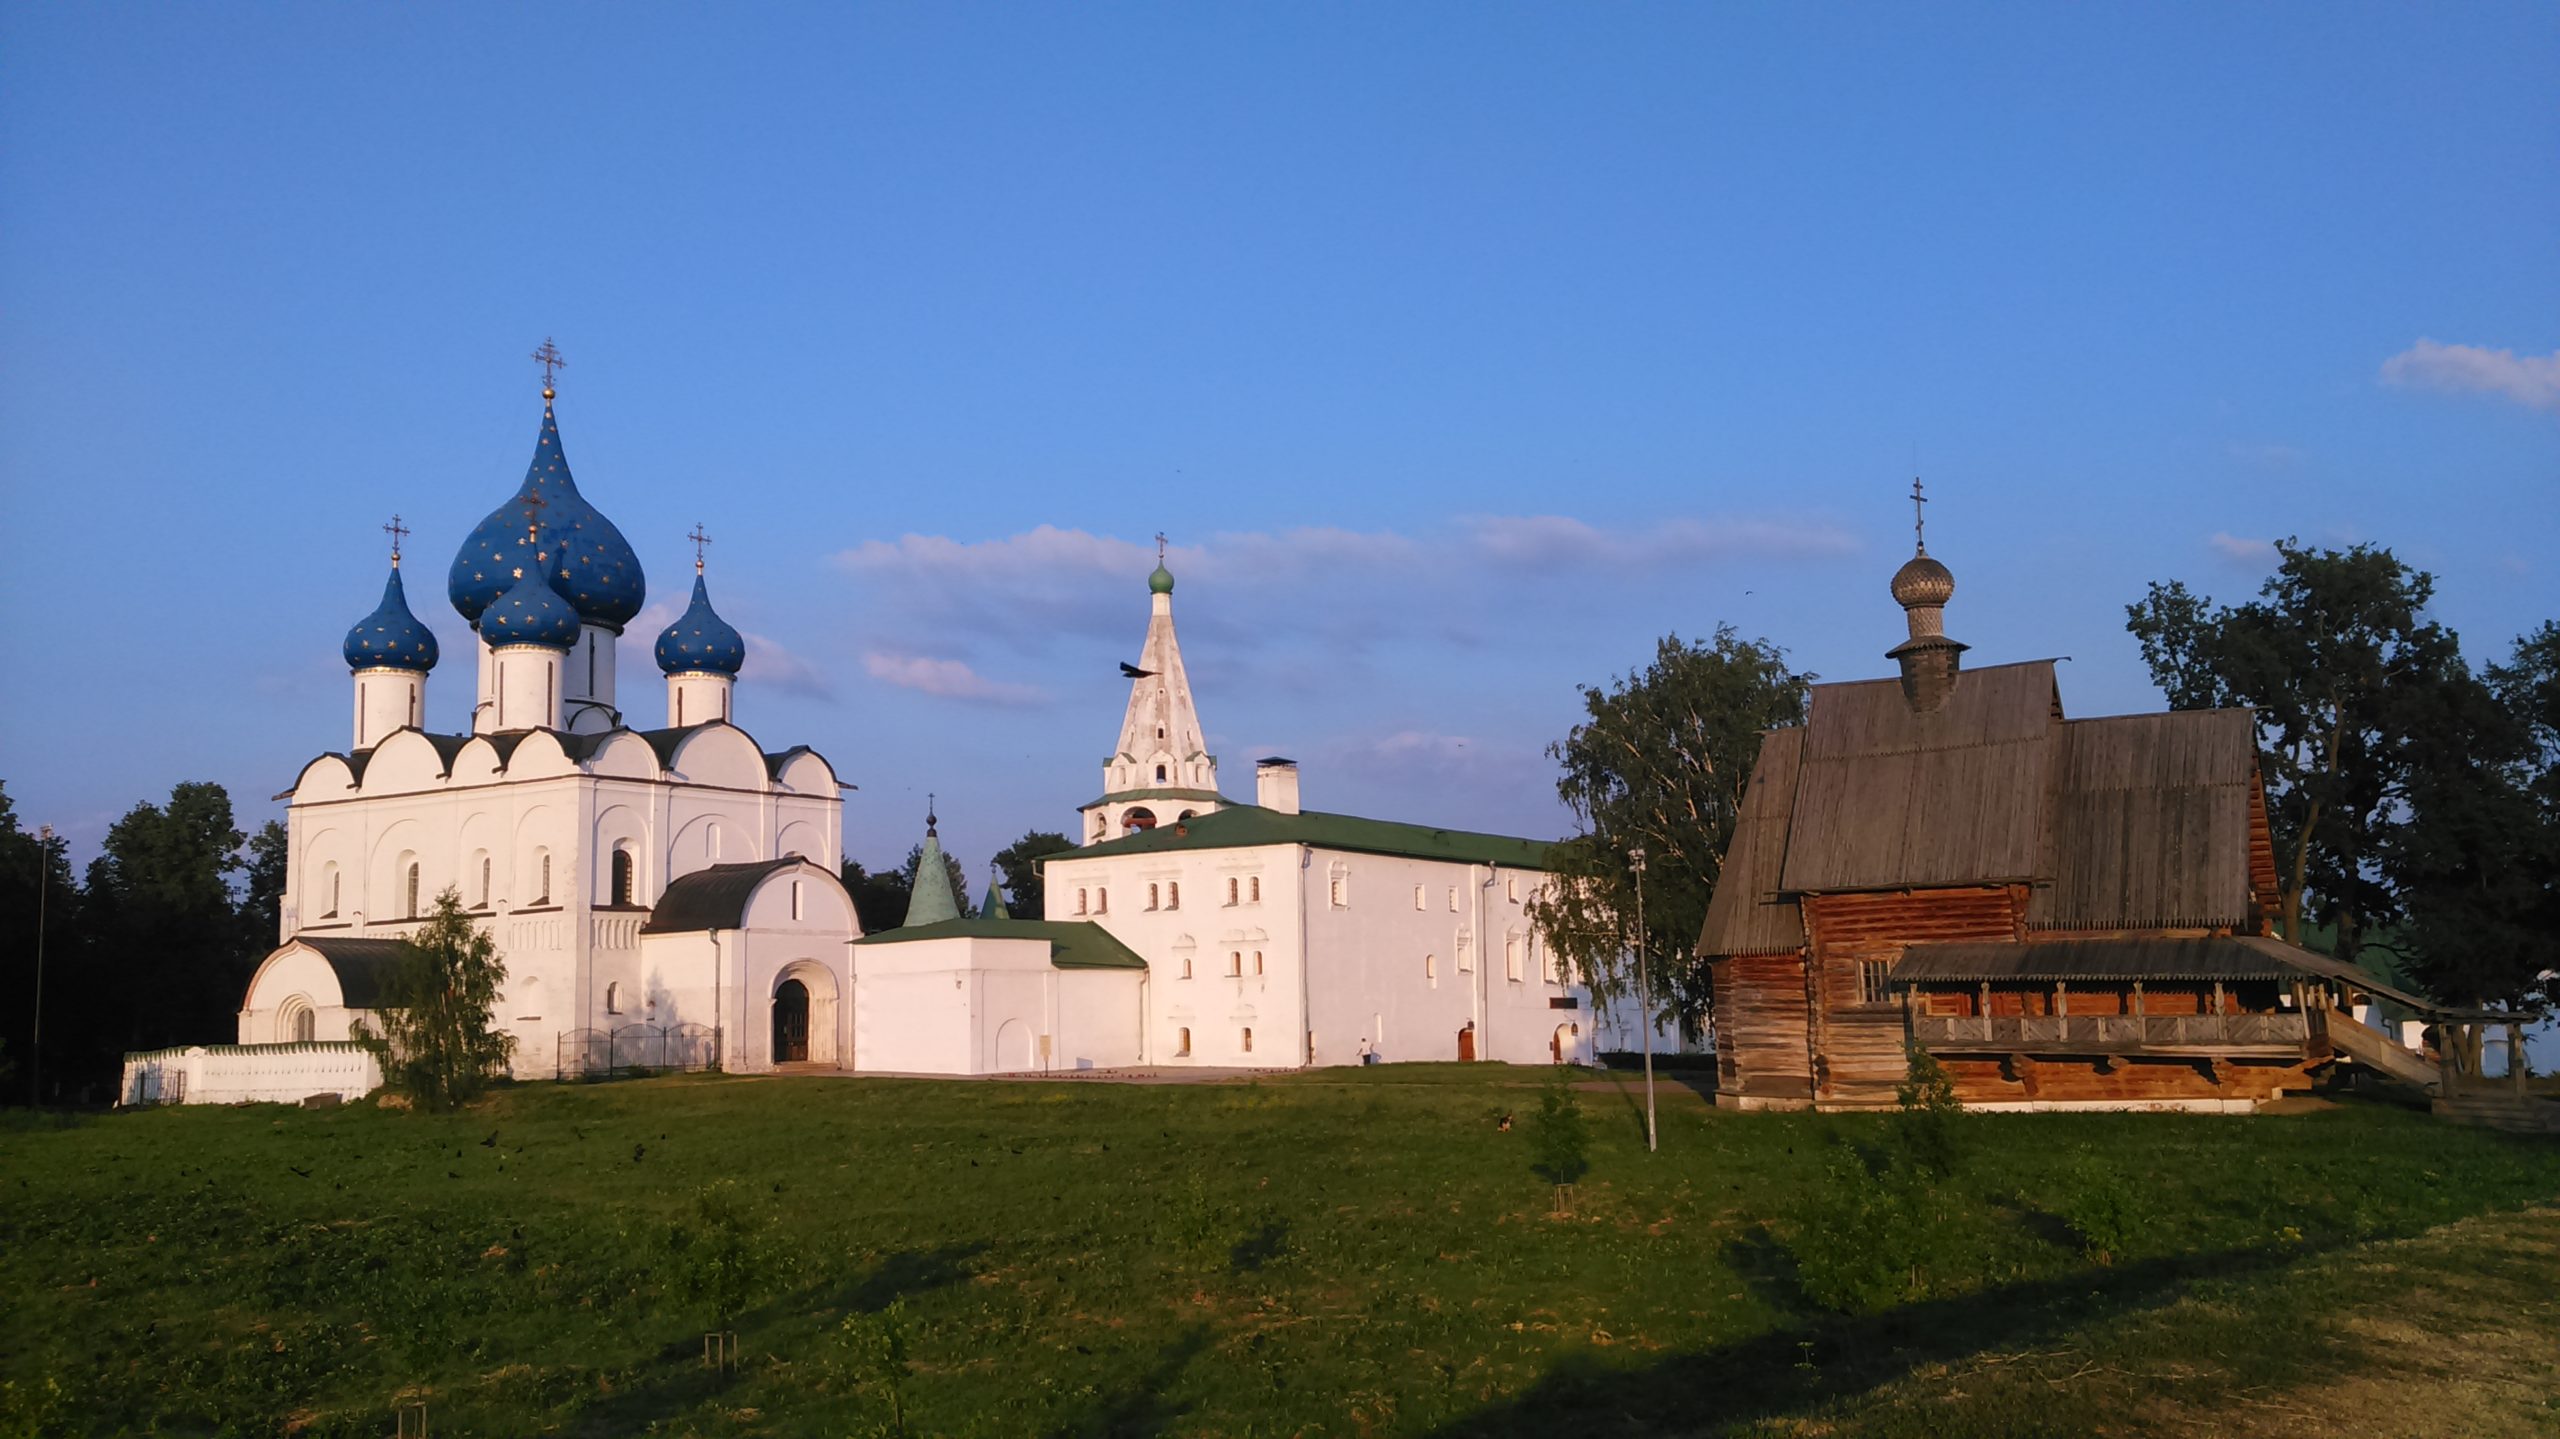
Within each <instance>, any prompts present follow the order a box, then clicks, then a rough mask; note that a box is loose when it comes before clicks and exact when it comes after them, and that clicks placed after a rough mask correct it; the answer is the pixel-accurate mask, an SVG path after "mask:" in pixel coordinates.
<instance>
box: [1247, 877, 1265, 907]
mask: <svg viewBox="0 0 2560 1439" xmlns="http://www.w3.org/2000/svg"><path fill="white" fill-rule="evenodd" d="M1245 889H1246V898H1247V899H1249V900H1251V901H1252V902H1253V903H1255V904H1260V903H1262V876H1261V875H1258V874H1257V875H1255V876H1254V877H1253V878H1251V879H1248V880H1246V881H1245Z"/></svg>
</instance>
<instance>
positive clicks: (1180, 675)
mask: <svg viewBox="0 0 2560 1439" xmlns="http://www.w3.org/2000/svg"><path fill="white" fill-rule="evenodd" d="M1164 546H1165V538H1164V536H1163V535H1157V536H1156V568H1155V573H1154V574H1151V575H1149V576H1147V595H1148V614H1147V642H1146V644H1145V646H1144V647H1142V648H1141V649H1140V650H1139V652H1138V662H1137V663H1136V664H1134V665H1133V664H1128V663H1126V662H1123V663H1122V664H1121V666H1120V669H1121V671H1122V673H1124V674H1126V675H1127V676H1128V677H1129V711H1128V714H1127V716H1126V717H1125V718H1123V719H1122V720H1121V722H1120V744H1119V747H1118V748H1116V749H1114V750H1113V751H1112V752H1111V754H1110V756H1109V757H1108V758H1106V759H1104V760H1103V762H1102V798H1100V799H1098V800H1095V801H1094V802H1093V803H1091V804H1088V805H1086V806H1085V807H1084V808H1083V809H1082V810H1081V811H1079V813H1080V814H1081V815H1082V816H1083V840H1084V842H1085V843H1086V844H1092V843H1094V842H1096V841H1098V840H1105V839H1114V838H1117V837H1119V836H1120V835H1123V834H1127V833H1130V832H1131V831H1134V830H1142V829H1151V828H1153V827H1154V826H1156V825H1158V824H1171V823H1173V822H1174V821H1176V820H1179V819H1186V818H1189V817H1191V816H1193V815H1201V814H1207V813H1209V812H1210V811H1211V810H1214V809H1217V808H1219V807H1220V806H1221V805H1223V804H1224V803H1225V802H1226V801H1225V800H1224V799H1222V798H1221V797H1220V796H1219V794H1218V757H1217V756H1216V755H1213V754H1211V753H1209V746H1208V741H1207V740H1206V739H1205V738H1204V737H1203V736H1202V734H1201V730H1200V711H1199V710H1198V709H1197V708H1195V707H1194V706H1193V704H1192V702H1191V677H1190V676H1189V675H1188V674H1186V673H1185V672H1184V671H1183V668H1182V646H1181V645H1180V644H1179V643H1178V642H1176V640H1175V639H1174V635H1173V572H1172V571H1171V570H1168V569H1166V568H1165V566H1164Z"/></svg>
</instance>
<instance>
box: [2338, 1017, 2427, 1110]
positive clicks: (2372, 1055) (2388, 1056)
mask: <svg viewBox="0 0 2560 1439" xmlns="http://www.w3.org/2000/svg"><path fill="white" fill-rule="evenodd" d="M2327 1017H2328V1022H2329V1023H2328V1028H2329V1043H2330V1044H2331V1045H2332V1046H2333V1047H2335V1048H2336V1049H2337V1051H2338V1052H2339V1053H2341V1054H2343V1055H2345V1056H2347V1057H2348V1058H2349V1059H2352V1060H2354V1061H2355V1062H2356V1063H2358V1064H2361V1065H2364V1066H2366V1067H2367V1068H2370V1069H2373V1070H2376V1071H2378V1072H2380V1073H2382V1074H2387V1075H2389V1076H2390V1077H2392V1078H2393V1079H2396V1080H2399V1081H2400V1082H2401V1083H2402V1084H2406V1085H2409V1086H2410V1087H2412V1088H2414V1089H2418V1090H2422V1091H2424V1092H2425V1093H2428V1094H2439V1093H2442V1092H2443V1089H2444V1070H2443V1069H2442V1068H2441V1067H2440V1066H2438V1065H2437V1064H2435V1063H2434V1062H2433V1061H2431V1060H2429V1059H2427V1058H2426V1057H2424V1056H2422V1055H2418V1054H2413V1053H2411V1052H2410V1051H2408V1050H2406V1049H2403V1048H2401V1047H2400V1046H2399V1045H2398V1044H2397V1043H2395V1042H2393V1040H2392V1038H2391V1036H2390V1035H2387V1034H2385V1033H2383V1032H2382V1031H2381V1030H2378V1029H2376V1028H2374V1027H2373V1026H2372V1025H2369V1024H2366V1023H2364V1022H2362V1021H2361V1020H2358V1019H2357V1018H2356V1017H2355V1016H2354V1015H2352V1014H2349V1013H2347V1012H2346V1011H2345V1010H2343V1009H2332V1010H2330V1011H2329V1012H2328V1016H2327Z"/></svg>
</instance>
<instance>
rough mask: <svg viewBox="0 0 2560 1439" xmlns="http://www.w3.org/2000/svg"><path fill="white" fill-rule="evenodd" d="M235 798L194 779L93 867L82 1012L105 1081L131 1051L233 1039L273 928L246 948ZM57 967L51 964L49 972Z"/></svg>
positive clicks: (131, 815) (110, 832)
mask: <svg viewBox="0 0 2560 1439" xmlns="http://www.w3.org/2000/svg"><path fill="white" fill-rule="evenodd" d="M241 839H242V836H241V834H240V831H239V828H238V827H237V826H236V825H235V824H234V823H233V820H232V811H231V796H230V795H229V794H228V793H226V792H225V791H224V790H223V788H222V786H220V785H218V784H208V783H201V782H190V783H186V784H180V785H178V786H176V787H175V788H173V789H171V790H170V791H169V802H168V803H167V804H166V805H165V806H164V805H155V804H138V805H135V806H134V807H133V808H132V809H131V810H130V811H128V812H126V814H125V816H124V817H123V818H121V819H119V820H117V821H116V822H115V823H114V824H113V825H111V826H109V827H108V829H107V834H106V839H105V842H104V844H103V846H102V849H101V853H100V854H99V856H98V858H97V859H96V860H94V861H92V862H91V863H90V865H89V878H88V886H87V890H88V893H87V897H86V903H85V904H84V906H83V913H82V916H81V922H82V925H83V927H84V928H85V929H86V930H87V932H88V943H89V945H90V948H91V952H92V953H94V954H97V955H100V956H106V957H111V958H112V960H113V964H112V967H111V968H110V967H109V966H102V965H94V964H93V965H89V966H85V968H87V969H88V970H89V973H88V975H86V976H85V977H84V988H85V990H86V993H85V994H84V995H83V996H82V997H81V998H80V999H79V1001H78V1002H77V1003H78V1008H77V1010H75V1012H77V1013H81V1014H83V1015H84V1018H85V1024H84V1027H85V1029H86V1031H87V1032H86V1039H87V1041H88V1045H89V1047H90V1051H91V1052H90V1053H89V1055H88V1056H87V1060H86V1062H87V1064H88V1065H89V1066H90V1067H91V1068H92V1070H94V1071H95V1072H96V1077H105V1076H106V1075H108V1074H111V1073H112V1066H113V1065H114V1063H115V1061H116V1058H117V1056H118V1055H119V1054H120V1053H121V1052H123V1051H126V1050H138V1049H159V1048H163V1047H165V1046H168V1045H173V1044H191V1043H192V1044H200V1043H203V1042H205V1041H207V1040H212V1041H216V1042H219V1041H222V1040H225V1039H228V1038H229V1037H230V1036H231V1035H232V1033H233V1032H234V1030H235V1025H236V1019H235V1016H236V1015H237V1014H238V1012H239V1008H240V997H241V995H242V994H243V993H244V992H245V991H246V990H247V988H248V984H249V975H250V974H251V972H252V971H253V970H254V969H255V968H256V965H257V961H258V957H259V956H260V955H262V954H264V953H265V952H266V950H267V949H268V948H269V947H271V946H272V945H273V943H274V935H273V931H270V932H269V934H268V935H267V937H266V942H265V943H263V944H258V945H256V946H254V948H253V947H252V946H251V945H249V944H246V943H244V942H243V937H242V933H241V926H240V918H239V911H238V906H237V903H236V902H235V900H234V898H233V895H232V888H231V886H232V876H233V875H235V874H237V873H239V872H240V870H241V868H242V867H243V861H242V860H241V857H240V846H241ZM48 967H49V966H48Z"/></svg>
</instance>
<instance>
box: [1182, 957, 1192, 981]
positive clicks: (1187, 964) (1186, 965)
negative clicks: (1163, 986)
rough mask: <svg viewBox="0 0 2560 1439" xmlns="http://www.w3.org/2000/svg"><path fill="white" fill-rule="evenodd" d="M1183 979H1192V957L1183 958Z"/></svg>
mask: <svg viewBox="0 0 2560 1439" xmlns="http://www.w3.org/2000/svg"><path fill="white" fill-rule="evenodd" d="M1182 977H1183V978H1184V979H1189V978H1190V977H1191V956H1189V955H1187V954H1186V955H1184V956H1183V957H1182Z"/></svg>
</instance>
